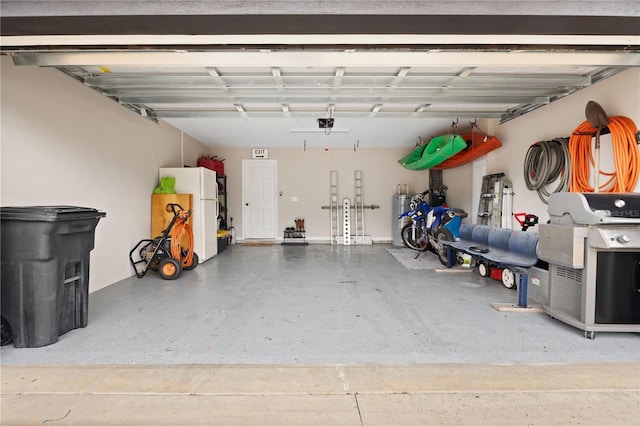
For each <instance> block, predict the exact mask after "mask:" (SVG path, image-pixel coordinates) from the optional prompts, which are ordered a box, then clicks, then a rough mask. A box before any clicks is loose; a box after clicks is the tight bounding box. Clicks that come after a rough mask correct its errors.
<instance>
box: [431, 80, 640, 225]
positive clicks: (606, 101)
mask: <svg viewBox="0 0 640 426" xmlns="http://www.w3.org/2000/svg"><path fill="white" fill-rule="evenodd" d="M590 100H593V101H596V102H598V103H599V104H600V105H601V106H602V107H603V108H604V110H605V112H606V113H607V115H609V116H626V117H629V118H631V119H632V120H633V121H634V122H635V123H636V126H638V125H640V69H638V68H634V69H629V70H627V71H625V72H622V73H620V74H618V75H616V76H614V77H611V78H609V79H607V80H604V81H601V82H599V83H596V84H594V85H593V86H591V87H588V88H586V89H583V90H581V91H579V92H576V93H574V94H572V95H571V96H568V97H566V98H563V99H560V100H558V101H556V102H553V103H551V104H549V105H547V106H545V107H543V108H540V109H538V110H536V111H533V112H531V113H529V114H526V115H524V116H522V117H519V118H517V119H515V120H511V121H509V122H507V123H505V124H498V123H497V121H494V122H493V123H490V124H489V128H488V129H487V131H488V132H490V133H493V134H495V135H496V136H497V137H498V138H499V139H500V140H501V141H502V143H503V146H502V147H501V148H500V149H498V150H496V151H493V152H492V153H490V154H489V155H487V157H486V173H487V174H489V173H498V172H504V173H505V174H506V176H507V178H508V179H509V180H511V181H512V183H513V189H514V192H515V195H514V199H513V211H514V213H517V212H526V213H531V214H535V215H537V216H539V218H540V222H541V223H545V222H546V221H547V220H548V219H549V216H548V214H547V206H546V204H544V203H543V202H542V201H541V200H540V199H539V198H538V194H537V193H536V192H535V191H529V190H528V189H527V188H526V185H525V182H524V176H523V174H524V171H523V170H524V159H525V156H526V153H527V150H528V149H529V146H530V145H531V144H533V143H535V142H537V141H541V140H550V139H553V138H556V137H567V136H569V135H570V134H571V132H572V131H573V130H574V129H575V128H576V127H578V125H580V123H582V122H584V121H585V120H586V118H585V113H584V110H585V107H586V105H587V102H588V101H590ZM610 142H611V136H610V135H606V136H603V137H602V138H601V169H602V170H606V171H609V172H611V171H614V170H615V167H614V166H613V154H612V149H611V143H610ZM472 167H473V166H472V165H471V164H469V165H465V166H463V167H459V168H457V169H451V170H446V171H445V173H444V174H443V177H444V181H445V183H446V184H447V186H449V197H448V199H449V200H457V199H458V198H457V196H456V194H457V193H463V194H467V193H468V194H469V196H471V193H472V192H470V191H469V189H470V185H471V178H472ZM600 182H601V183H603V182H604V178H603V177H601V178H600ZM556 186H557V183H554V184H552V185H549V189H550V190H553V189H555V188H556ZM634 192H640V182H638V184H637V185H636V188H635V190H634ZM460 201H461V202H464V201H465V200H460ZM467 202H468V206H469V207H466V206H463V207H465V208H469V209H470V206H471V203H470V199H467ZM476 207H477V206H476ZM468 211H471V210H468ZM470 219H473V220H474V221H475V218H471V217H470ZM513 226H514V228H516V229H517V228H518V227H519V225H518V224H517V222H516V221H515V220H514V221H513Z"/></svg>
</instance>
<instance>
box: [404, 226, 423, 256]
mask: <svg viewBox="0 0 640 426" xmlns="http://www.w3.org/2000/svg"><path fill="white" fill-rule="evenodd" d="M401 235H402V242H403V243H404V245H405V246H407V247H409V248H410V249H412V250H418V251H424V250H426V249H427V248H428V247H429V244H427V238H426V235H424V230H423V229H422V228H420V227H418V226H414V225H413V224H412V223H409V224H407V225H405V226H404V227H403V228H402V234H401Z"/></svg>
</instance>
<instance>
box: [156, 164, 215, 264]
mask: <svg viewBox="0 0 640 426" xmlns="http://www.w3.org/2000/svg"><path fill="white" fill-rule="evenodd" d="M163 176H173V177H174V178H176V185H175V187H174V188H175V190H176V192H177V193H178V194H193V205H192V206H191V210H192V213H191V215H192V223H193V236H194V251H195V252H196V254H197V255H198V258H199V259H200V263H202V262H204V261H205V260H208V259H211V258H212V257H213V256H215V255H216V254H218V214H219V210H218V209H219V207H218V182H217V180H216V172H214V171H213V170H209V169H207V168H204V167H162V168H160V169H159V170H158V177H159V178H161V177H163Z"/></svg>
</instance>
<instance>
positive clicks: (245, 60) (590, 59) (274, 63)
mask: <svg viewBox="0 0 640 426" xmlns="http://www.w3.org/2000/svg"><path fill="white" fill-rule="evenodd" d="M13 60H14V63H15V64H16V65H38V66H45V67H46V66H49V67H70V66H106V67H115V66H150V67H151V66H179V67H185V66H202V67H211V66H216V67H218V68H220V67H222V66H230V67H231V66H242V67H249V68H263V67H280V68H282V67H286V66H292V67H311V66H318V67H320V66H324V67H346V66H349V67H354V68H359V67H377V66H382V67H388V66H389V64H402V66H406V67H428V66H461V67H479V66H492V67H513V66H535V67H541V68H542V67H555V66H624V67H637V66H640V54H638V53H634V52H571V54H568V52H529V51H513V52H503V51H500V52H480V51H467V52H463V51H455V52H452V51H412V52H406V51H383V52H379V51H358V52H343V51H306V50H305V51H279V52H255V51H249V52H247V51H216V52H186V51H185V52H175V51H161V52H149V51H132V50H127V51H116V52H114V51H108V52H47V53H34V52H25V53H19V54H14V55H13Z"/></svg>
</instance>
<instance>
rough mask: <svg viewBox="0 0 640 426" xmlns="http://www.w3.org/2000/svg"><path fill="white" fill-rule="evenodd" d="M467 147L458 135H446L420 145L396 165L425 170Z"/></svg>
mask: <svg viewBox="0 0 640 426" xmlns="http://www.w3.org/2000/svg"><path fill="white" fill-rule="evenodd" d="M466 147H467V143H466V142H465V141H464V138H463V137H462V136H460V135H453V134H447V135H442V136H437V137H435V138H433V139H431V140H430V141H429V143H427V144H424V145H420V146H419V147H417V148H416V149H414V150H413V151H412V152H411V153H410V154H408V155H405V156H404V157H402V158H401V159H400V160H398V163H400V164H402V165H403V166H404V167H405V168H406V169H409V170H426V169H429V168H431V167H435V166H437V165H438V164H440V163H442V162H443V161H444V160H446V159H447V158H449V157H451V156H453V155H456V154H457V153H459V152H460V151H462V150H463V149H465V148H466Z"/></svg>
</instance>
